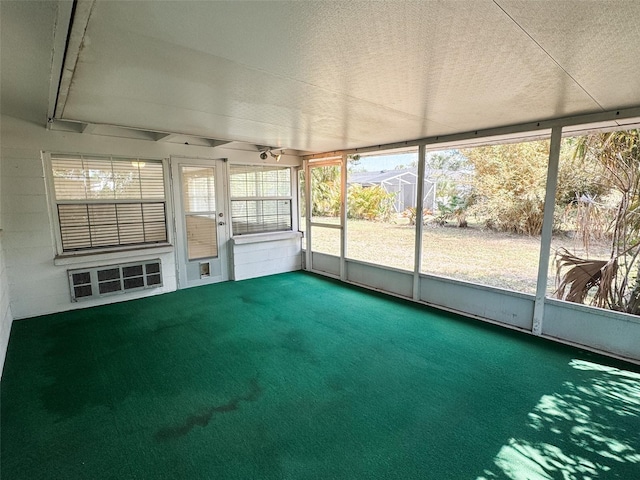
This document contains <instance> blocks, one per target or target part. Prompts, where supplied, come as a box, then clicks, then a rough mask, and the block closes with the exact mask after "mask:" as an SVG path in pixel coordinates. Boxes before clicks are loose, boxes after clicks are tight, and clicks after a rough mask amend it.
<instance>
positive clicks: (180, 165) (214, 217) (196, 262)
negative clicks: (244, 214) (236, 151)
mask: <svg viewBox="0 0 640 480" xmlns="http://www.w3.org/2000/svg"><path fill="white" fill-rule="evenodd" d="M172 179H173V185H174V189H173V191H174V201H175V210H176V250H177V255H176V258H177V262H178V265H177V270H178V288H186V287H193V286H196V285H204V284H207V283H214V282H221V281H224V280H228V279H229V265H228V263H229V261H228V255H227V242H228V239H229V226H228V224H227V212H226V208H225V205H226V201H225V192H226V164H225V162H224V161H221V160H190V159H179V160H176V159H173V161H172Z"/></svg>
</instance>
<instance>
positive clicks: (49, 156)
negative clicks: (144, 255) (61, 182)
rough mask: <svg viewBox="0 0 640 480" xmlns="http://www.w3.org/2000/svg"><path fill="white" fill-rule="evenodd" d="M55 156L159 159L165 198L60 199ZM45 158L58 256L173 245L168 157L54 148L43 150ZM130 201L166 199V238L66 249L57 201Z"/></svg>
mask: <svg viewBox="0 0 640 480" xmlns="http://www.w3.org/2000/svg"><path fill="white" fill-rule="evenodd" d="M55 156H69V157H89V158H92V159H93V158H95V159H100V158H101V159H103V160H122V159H126V160H128V161H132V160H135V159H137V160H138V161H140V162H146V161H148V162H157V163H159V164H160V165H161V167H162V186H163V192H164V198H163V199H162V200H160V199H157V200H153V201H151V200H150V201H148V202H145V201H143V200H139V201H137V200H131V199H87V200H75V199H74V200H70V199H69V200H60V201H59V200H58V199H57V196H56V189H55V180H54V175H53V157H55ZM42 161H43V167H44V177H45V187H46V193H47V198H46V200H47V207H48V212H49V220H50V224H51V229H52V231H51V234H52V237H53V241H54V243H55V258H60V259H62V258H72V257H85V256H91V255H100V254H109V253H117V252H127V251H137V250H143V251H146V250H150V249H154V248H156V249H157V248H166V247H168V246H172V245H173V227H172V223H171V222H172V218H173V213H172V212H173V205H172V202H171V190H170V175H169V173H168V161H167V159H165V158H158V157H153V156H144V157H142V156H133V155H131V156H126V155H109V154H104V153H95V154H94V153H86V152H84V153H78V152H64V151H51V152H42ZM127 203H129V204H130V203H140V204H141V205H144V204H145V203H164V214H165V219H164V220H165V221H164V223H165V231H166V241H164V242H157V243H138V244H125V245H110V246H104V247H102V246H98V247H89V248H83V249H79V250H67V251H65V250H64V248H63V243H62V230H61V225H60V219H59V217H58V205H101V204H102V205H104V204H127Z"/></svg>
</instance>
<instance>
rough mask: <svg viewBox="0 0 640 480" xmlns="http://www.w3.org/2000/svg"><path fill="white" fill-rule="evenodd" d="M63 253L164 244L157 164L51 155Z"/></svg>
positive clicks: (162, 200) (164, 221)
mask: <svg viewBox="0 0 640 480" xmlns="http://www.w3.org/2000/svg"><path fill="white" fill-rule="evenodd" d="M51 170H52V178H53V188H54V195H55V202H56V212H57V215H58V224H59V227H60V239H61V242H62V250H63V252H73V251H82V250H90V249H102V248H109V247H119V246H133V245H146V244H155V243H164V242H167V212H166V210H167V208H166V200H165V191H164V171H163V166H162V162H161V161H158V160H147V159H140V158H116V157H97V156H95V157H94V156H83V155H52V156H51Z"/></svg>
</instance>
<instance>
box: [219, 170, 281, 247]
mask: <svg viewBox="0 0 640 480" xmlns="http://www.w3.org/2000/svg"><path fill="white" fill-rule="evenodd" d="M229 176H230V182H229V186H230V190H231V222H232V228H233V234H234V235H243V234H248V233H264V232H277V231H283V230H291V168H289V167H280V166H267V165H259V166H247V165H232V166H231V167H230V173H229Z"/></svg>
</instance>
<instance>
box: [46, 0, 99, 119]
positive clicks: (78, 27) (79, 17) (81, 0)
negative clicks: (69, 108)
mask: <svg viewBox="0 0 640 480" xmlns="http://www.w3.org/2000/svg"><path fill="white" fill-rule="evenodd" d="M94 3H95V0H77V1H76V2H75V10H74V12H73V19H72V22H73V23H72V25H71V32H70V33H69V40H68V42H67V48H66V51H65V54H64V65H63V69H62V75H61V77H60V84H59V87H58V89H57V100H56V105H55V109H54V111H53V113H52V114H51V116H50V118H62V116H63V115H64V107H65V105H66V104H67V97H68V96H69V89H70V88H71V81H72V80H73V75H74V73H75V70H76V64H77V63H78V56H79V54H80V49H81V48H82V45H83V43H84V35H85V32H86V30H87V25H88V24H89V18H90V17H91V12H92V10H93V6H94Z"/></svg>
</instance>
